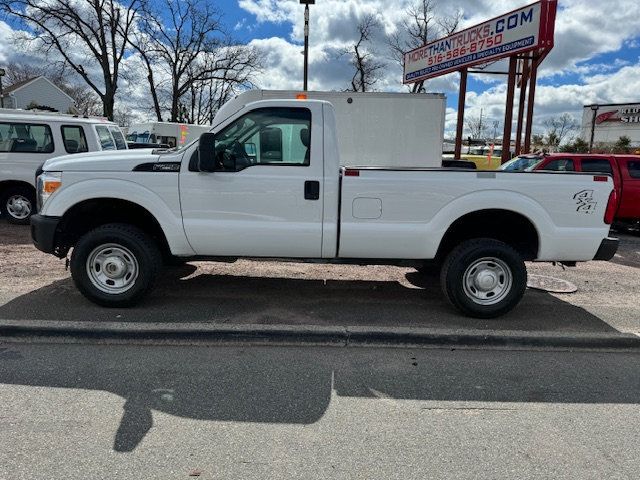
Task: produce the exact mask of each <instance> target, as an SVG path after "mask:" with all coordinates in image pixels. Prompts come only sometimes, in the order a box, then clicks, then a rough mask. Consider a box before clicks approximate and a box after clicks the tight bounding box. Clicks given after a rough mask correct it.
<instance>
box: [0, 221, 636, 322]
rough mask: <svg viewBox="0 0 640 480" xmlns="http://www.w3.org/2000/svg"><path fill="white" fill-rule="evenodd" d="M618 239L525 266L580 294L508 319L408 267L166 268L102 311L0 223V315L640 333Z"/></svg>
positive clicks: (528, 299)
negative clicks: (471, 315)
mask: <svg viewBox="0 0 640 480" xmlns="http://www.w3.org/2000/svg"><path fill="white" fill-rule="evenodd" d="M622 239H623V242H622V248H621V249H620V254H619V255H618V256H616V258H615V260H614V262H612V263H604V262H591V263H587V264H582V265H579V266H578V267H577V268H573V269H567V270H563V269H562V268H560V267H558V266H553V265H550V264H529V265H528V268H529V272H530V273H535V274H541V275H551V276H554V277H557V278H562V279H566V280H569V281H571V282H573V283H574V284H575V285H576V286H577V287H578V292H576V293H573V294H549V293H546V292H541V291H535V290H529V291H528V292H527V294H526V296H525V299H524V301H523V302H522V304H521V305H520V306H519V307H518V308H517V309H516V310H515V311H514V312H512V313H511V314H509V315H507V316H505V317H503V318H500V319H497V320H475V319H468V318H465V317H462V316H461V315H459V314H458V313H457V312H456V311H454V310H453V309H452V308H451V307H450V306H449V305H448V304H447V303H446V302H445V301H444V299H443V298H442V295H441V292H440V289H439V286H438V284H437V281H436V280H435V279H425V278H424V277H422V276H421V275H419V274H418V273H417V272H415V270H413V269H407V268H398V267H375V266H374V267H354V266H327V265H310V264H297V263H276V262H254V261H244V260H243V261H238V262H236V263H234V264H223V263H208V262H197V263H193V264H187V265H185V266H183V267H179V268H172V269H168V270H166V271H165V272H164V273H163V275H162V278H161V279H160V281H159V285H158V286H157V288H156V289H155V290H154V292H153V293H152V294H151V295H150V296H149V297H148V298H147V299H146V300H145V301H144V303H142V304H141V305H140V306H138V307H136V308H132V309H104V308H100V307H97V306H95V305H93V304H92V303H90V302H89V301H87V300H85V299H84V297H82V296H81V295H80V294H79V293H78V292H77V290H76V289H75V287H74V286H73V283H72V281H71V279H70V276H69V272H67V271H65V262H64V260H58V259H56V258H54V257H52V256H50V255H45V254H43V253H41V252H39V251H37V250H36V249H35V248H34V247H33V246H32V245H31V242H30V238H29V229H28V227H18V226H14V225H8V224H6V223H4V222H2V223H0V258H2V261H1V262H0V319H2V320H41V321H47V320H63V321H65V320H66V321H95V322H104V321H121V322H202V323H215V324H226V325H238V324H275V325H321V326H336V325H338V326H352V327H353V326H379V327H393V326H402V327H425V328H434V329H436V328H437V329H468V328H473V329H483V330H491V331H498V332H500V331H503V330H509V331H520V332H561V333H571V332H578V333H616V332H624V333H640V294H638V286H639V285H638V280H639V279H640V237H638V236H632V235H623V236H622Z"/></svg>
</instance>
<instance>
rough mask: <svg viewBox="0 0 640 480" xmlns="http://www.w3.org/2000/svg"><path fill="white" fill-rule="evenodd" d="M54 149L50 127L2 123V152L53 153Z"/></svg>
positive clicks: (0, 141)
mask: <svg viewBox="0 0 640 480" xmlns="http://www.w3.org/2000/svg"><path fill="white" fill-rule="evenodd" d="M54 148H55V146H54V143H53V135H52V134H51V128H50V127H49V126H48V125H43V124H36V123H22V122H11V123H9V122H0V152H13V153H52V152H53V150H54Z"/></svg>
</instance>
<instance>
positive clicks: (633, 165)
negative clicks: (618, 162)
mask: <svg viewBox="0 0 640 480" xmlns="http://www.w3.org/2000/svg"><path fill="white" fill-rule="evenodd" d="M627 168H628V169H629V176H630V177H631V178H640V161H637V162H636V161H632V162H628V163H627Z"/></svg>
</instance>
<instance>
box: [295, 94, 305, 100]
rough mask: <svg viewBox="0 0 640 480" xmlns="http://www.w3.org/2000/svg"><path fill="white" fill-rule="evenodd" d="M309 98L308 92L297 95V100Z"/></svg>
mask: <svg viewBox="0 0 640 480" xmlns="http://www.w3.org/2000/svg"><path fill="white" fill-rule="evenodd" d="M306 99H307V94H306V93H298V94H297V95H296V100H306Z"/></svg>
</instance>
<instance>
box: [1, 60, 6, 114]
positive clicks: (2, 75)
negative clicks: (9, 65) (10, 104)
mask: <svg viewBox="0 0 640 480" xmlns="http://www.w3.org/2000/svg"><path fill="white" fill-rule="evenodd" d="M6 73H7V72H5V70H4V68H0V108H4V90H3V89H2V77H4V76H5V74H6Z"/></svg>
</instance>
